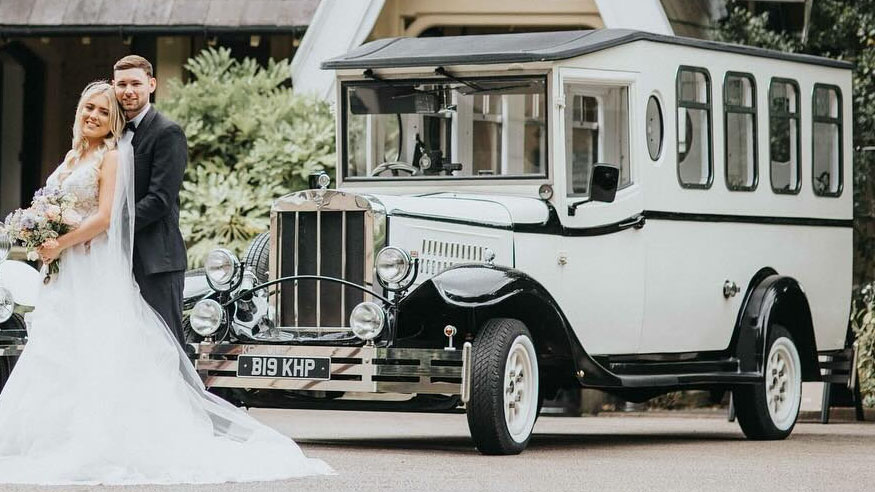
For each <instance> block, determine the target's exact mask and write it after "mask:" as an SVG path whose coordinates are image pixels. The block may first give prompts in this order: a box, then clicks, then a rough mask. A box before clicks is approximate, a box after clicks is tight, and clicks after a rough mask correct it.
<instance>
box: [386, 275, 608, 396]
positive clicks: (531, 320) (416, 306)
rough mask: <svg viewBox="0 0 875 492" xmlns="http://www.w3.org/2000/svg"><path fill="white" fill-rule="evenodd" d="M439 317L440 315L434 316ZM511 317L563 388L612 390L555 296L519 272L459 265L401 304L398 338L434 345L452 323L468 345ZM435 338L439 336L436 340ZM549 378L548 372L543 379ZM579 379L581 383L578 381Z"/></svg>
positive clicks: (430, 280) (438, 276) (412, 294)
mask: <svg viewBox="0 0 875 492" xmlns="http://www.w3.org/2000/svg"><path fill="white" fill-rule="evenodd" d="M435 314H437V316H434V315H435ZM493 318H513V319H517V320H519V321H521V322H522V323H524V324H525V325H526V327H527V328H528V329H529V332H530V333H531V334H532V338H533V342H534V343H535V348H536V350H537V352H538V357H539V361H540V363H541V364H542V365H544V366H545V367H546V368H547V369H548V371H549V369H551V368H552V369H554V370H555V371H554V372H553V374H557V375H559V376H560V379H561V378H563V377H567V380H564V381H561V382H560V383H559V384H560V385H566V384H568V385H570V384H577V379H575V375H576V374H578V373H579V371H583V373H584V374H585V376H586V380H587V382H591V383H594V384H601V385H605V386H612V385H616V384H618V380H617V378H616V377H615V376H614V375H612V374H611V373H609V372H608V371H606V370H605V369H604V368H603V367H602V366H601V365H600V364H598V362H596V361H595V360H593V359H592V358H591V357H590V356H589V355H588V354H587V353H586V350H585V349H584V348H583V346H582V345H581V343H580V341H579V340H578V338H577V336H576V335H575V334H574V331H573V329H572V327H571V324H570V323H569V321H568V319H567V318H566V317H565V314H564V313H563V312H562V309H561V308H560V307H559V305H558V303H557V302H556V301H555V299H553V296H552V295H550V293H549V292H548V291H547V289H546V288H544V286H543V285H541V284H540V283H539V282H538V281H536V280H535V279H533V278H531V277H529V276H528V275H526V274H525V273H523V272H520V271H519V270H514V269H510V268H505V267H498V266H492V265H483V264H471V265H459V266H456V267H453V268H449V269H447V270H444V271H443V272H441V273H439V274H438V275H435V276H434V277H432V278H430V279H429V280H426V281H425V282H423V283H422V284H420V285H419V286H418V287H417V288H416V289H414V290H413V291H412V292H411V293H410V295H408V296H407V297H405V298H404V300H402V301H401V302H400V303H399V315H398V321H399V323H398V333H397V335H398V336H399V338H400V339H405V338H410V337H414V336H416V335H418V337H419V339H420V340H430V341H431V342H432V344H434V343H439V342H441V341H443V342H444V343H445V342H446V338H445V336H444V335H443V330H442V328H443V326H444V323H446V324H454V326H456V327H457V328H458V329H459V334H460V335H461V336H462V337H464V339H465V340H469V341H470V340H473V339H474V337H476V336H477V334H478V333H479V332H480V330H481V328H482V327H483V325H484V323H486V321H488V320H490V319H493ZM435 334H437V335H435ZM546 373H549V372H547V371H545V374H546ZM578 379H579V378H578Z"/></svg>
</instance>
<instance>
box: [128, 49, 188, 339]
mask: <svg viewBox="0 0 875 492" xmlns="http://www.w3.org/2000/svg"><path fill="white" fill-rule="evenodd" d="M112 78H113V81H112V82H113V86H114V87H115V95H116V97H117V98H118V101H119V104H121V107H122V109H123V110H124V112H125V118H126V120H127V122H128V123H127V124H126V125H125V136H128V137H129V135H128V132H133V140H132V141H131V144H132V145H133V147H134V200H135V201H136V218H135V220H134V230H135V231H134V257H133V263H134V277H135V278H136V280H137V283H138V284H139V285H140V292H141V293H142V294H143V298H144V299H145V300H146V302H147V303H149V305H150V306H152V308H153V309H155V311H157V312H158V314H160V315H161V317H162V318H164V321H165V322H166V323H167V325H168V326H169V327H170V330H171V331H172V332H173V334H174V335H175V336H176V339H177V340H178V341H179V343H180V344H184V343H185V340H184V337H183V333H182V287H183V282H184V276H185V268H186V256H185V242H184V241H183V239H182V233H181V232H180V231H179V189H180V188H181V187H182V176H183V173H184V172H185V165H186V163H187V161H188V147H187V144H186V140H185V134H184V133H183V132H182V129H181V128H180V127H179V125H177V124H176V123H174V122H173V121H170V120H169V119H167V118H166V117H164V115H162V114H161V113H159V112H158V110H156V109H155V108H154V107H152V105H151V104H149V96H150V95H151V94H152V93H153V92H155V87H156V84H157V82H156V80H155V77H153V72H152V64H151V63H149V61H148V60H146V59H145V58H143V57H141V56H137V55H130V56H126V57H124V58H122V59H121V60H119V61H117V62H116V63H115V65H114V66H113V77H112Z"/></svg>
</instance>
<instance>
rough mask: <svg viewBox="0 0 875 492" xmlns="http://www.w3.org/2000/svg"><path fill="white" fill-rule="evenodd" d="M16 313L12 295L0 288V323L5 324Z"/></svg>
mask: <svg viewBox="0 0 875 492" xmlns="http://www.w3.org/2000/svg"><path fill="white" fill-rule="evenodd" d="M14 311H15V301H13V300H12V293H11V292H9V291H8V290H6V289H4V288H3V287H0V323H5V322H6V320H8V319H9V318H11V317H12V313H13V312H14Z"/></svg>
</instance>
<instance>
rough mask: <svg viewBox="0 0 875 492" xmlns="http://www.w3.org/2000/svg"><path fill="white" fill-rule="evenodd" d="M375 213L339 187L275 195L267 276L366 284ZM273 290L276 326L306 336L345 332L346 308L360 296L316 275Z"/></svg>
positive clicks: (370, 259) (372, 242)
mask: <svg viewBox="0 0 875 492" xmlns="http://www.w3.org/2000/svg"><path fill="white" fill-rule="evenodd" d="M320 198H321V200H320ZM356 198H358V199H356ZM320 204H321V206H320ZM377 215H378V216H379V214H377ZM374 218H375V213H374V211H373V210H372V209H371V207H370V204H369V203H367V202H366V201H364V200H362V199H361V197H355V196H354V195H348V194H344V193H340V192H334V191H323V192H321V193H320V192H319V191H312V190H311V191H304V192H300V193H296V194H293V195H291V196H289V197H284V198H283V199H280V200H279V201H278V202H277V204H275V205H274V210H273V213H272V214H271V229H272V231H271V237H272V239H273V241H274V243H273V245H272V248H273V249H272V254H271V278H280V277H288V276H292V275H323V276H328V277H334V278H340V279H344V280H347V281H349V282H353V283H355V284H357V285H363V286H366V287H370V285H371V283H372V274H371V273H370V270H371V268H370V267H371V264H372V263H373V250H374V239H373V238H374V230H375V220H374ZM378 229H379V228H378ZM273 295H274V308H275V309H276V315H277V317H276V320H277V326H278V327H279V328H280V329H281V330H282V331H285V332H287V333H296V332H297V333H302V334H304V333H307V334H309V335H311V336H322V335H326V334H330V333H334V334H335V337H336V336H338V335H340V336H342V335H343V334H345V333H349V330H348V328H346V327H347V326H348V325H349V315H350V312H351V311H352V308H353V307H355V305H356V304H358V303H360V302H362V301H363V300H364V299H365V296H364V295H363V293H362V291H360V290H358V289H354V288H352V287H347V286H343V285H341V284H338V283H335V282H328V281H317V280H298V281H294V282H283V283H281V284H279V285H277V286H276V288H275V290H274V291H273ZM293 338H295V337H293Z"/></svg>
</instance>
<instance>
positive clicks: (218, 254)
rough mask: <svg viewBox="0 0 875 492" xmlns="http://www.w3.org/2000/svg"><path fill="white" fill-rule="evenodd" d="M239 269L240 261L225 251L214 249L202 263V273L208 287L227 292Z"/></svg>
mask: <svg viewBox="0 0 875 492" xmlns="http://www.w3.org/2000/svg"><path fill="white" fill-rule="evenodd" d="M238 268H240V260H238V259H237V257H236V256H234V253H231V252H230V251H228V250H227V249H221V248H220V249H214V250H212V251H210V254H208V255H207V259H206V261H204V271H205V272H206V274H207V279H208V280H209V281H210V285H211V286H212V287H213V288H214V289H216V290H227V289H228V288H229V287H230V285H231V280H233V279H234V275H236V274H237V269H238Z"/></svg>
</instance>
